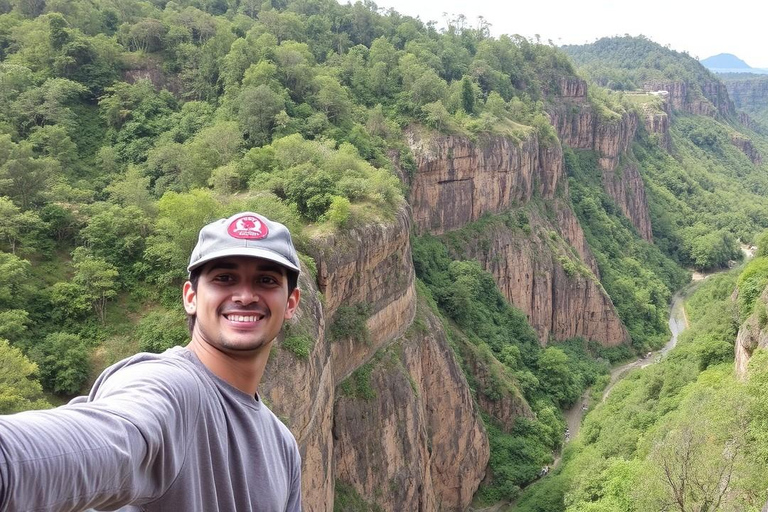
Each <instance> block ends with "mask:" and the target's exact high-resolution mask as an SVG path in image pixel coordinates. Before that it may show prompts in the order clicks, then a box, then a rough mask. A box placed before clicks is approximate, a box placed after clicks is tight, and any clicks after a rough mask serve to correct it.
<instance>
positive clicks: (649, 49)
mask: <svg viewBox="0 0 768 512" xmlns="http://www.w3.org/2000/svg"><path fill="white" fill-rule="evenodd" d="M561 49H562V50H563V51H564V52H565V53H567V54H568V56H569V57H570V58H571V59H572V60H573V62H574V64H575V65H576V66H577V67H578V68H579V70H580V71H581V72H583V73H584V75H585V76H586V77H587V78H589V79H590V80H592V81H594V82H595V83H597V84H599V85H601V86H603V87H607V88H608V89H612V90H616V91H631V90H635V89H642V88H643V84H644V83H645V82H648V81H651V80H665V81H671V80H685V81H687V82H689V83H691V84H701V83H703V82H705V81H707V80H715V75H714V74H713V73H712V72H710V71H709V70H708V69H707V68H705V67H704V66H702V65H701V64H700V63H699V62H698V61H697V60H696V59H694V58H693V57H690V56H689V55H688V54H687V53H684V52H677V51H675V50H671V49H669V48H665V47H663V46H661V45H659V44H658V43H655V42H653V41H651V40H650V39H648V38H646V37H643V36H639V37H630V36H622V37H604V38H602V39H598V40H597V41H595V42H594V43H592V44H587V45H565V46H562V47H561Z"/></svg>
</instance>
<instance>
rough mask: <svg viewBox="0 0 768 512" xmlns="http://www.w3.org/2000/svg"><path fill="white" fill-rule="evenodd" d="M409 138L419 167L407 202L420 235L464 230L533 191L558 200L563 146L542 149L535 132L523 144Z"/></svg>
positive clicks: (496, 138)
mask: <svg viewBox="0 0 768 512" xmlns="http://www.w3.org/2000/svg"><path fill="white" fill-rule="evenodd" d="M407 137H408V142H409V143H410V145H411V149H412V150H413V153H414V155H415V157H416V163H417V166H418V171H417V172H416V174H415V176H414V177H413V180H412V182H411V194H410V201H409V202H410V204H411V208H413V221H414V224H415V230H416V232H417V233H420V234H421V233H427V232H429V233H432V234H436V235H439V234H442V233H445V232H447V231H453V230H456V229H459V228H462V227H463V226H465V225H467V224H468V223H470V222H473V221H475V220H477V219H479V218H480V216H481V215H483V214H484V213H498V212H501V211H504V210H506V209H508V208H509V207H510V206H511V205H512V204H515V203H525V202H527V201H529V200H530V199H531V197H532V196H533V193H534V191H537V192H538V193H539V194H540V195H541V196H542V197H544V198H551V197H554V194H555V190H556V189H557V187H558V185H559V184H560V183H561V181H562V178H563V170H562V165H563V164H562V152H561V150H560V147H559V146H554V147H544V146H542V145H541V144H539V139H538V137H536V136H535V135H533V134H531V135H529V136H528V137H527V138H525V139H524V140H523V141H522V142H520V143H518V142H516V141H514V140H512V139H510V138H507V137H502V136H486V137H484V138H483V139H482V140H481V141H479V142H478V143H477V144H475V143H473V142H472V141H470V140H468V139H466V138H464V137H456V136H433V137H428V138H422V137H421V136H420V135H419V134H418V133H417V132H415V131H410V132H409V133H408V134H407ZM563 186H565V184H564V183H563Z"/></svg>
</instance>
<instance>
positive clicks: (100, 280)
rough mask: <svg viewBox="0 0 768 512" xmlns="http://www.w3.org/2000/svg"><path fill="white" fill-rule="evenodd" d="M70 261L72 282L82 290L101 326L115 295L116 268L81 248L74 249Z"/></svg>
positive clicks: (116, 284)
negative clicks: (72, 273)
mask: <svg viewBox="0 0 768 512" xmlns="http://www.w3.org/2000/svg"><path fill="white" fill-rule="evenodd" d="M72 261H73V263H74V266H75V275H74V277H73V278H72V282H73V283H74V284H76V285H78V286H80V287H81V288H82V290H83V292H84V296H85V297H87V298H88V300H89V301H90V303H91V307H92V308H93V311H94V312H95V313H96V316H97V317H98V319H99V321H100V322H101V323H102V324H103V323H104V322H105V321H106V314H107V302H108V301H109V300H110V299H112V298H113V297H115V296H116V295H117V286H118V281H117V278H118V276H119V273H118V271H117V268H115V266H114V265H112V264H110V263H108V262H107V261H106V260H104V259H102V258H98V257H95V256H92V255H91V254H89V253H88V251H87V250H86V249H85V248H83V247H78V248H77V249H75V251H74V253H73V255H72Z"/></svg>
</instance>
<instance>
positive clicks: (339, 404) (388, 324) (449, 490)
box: [259, 205, 513, 512]
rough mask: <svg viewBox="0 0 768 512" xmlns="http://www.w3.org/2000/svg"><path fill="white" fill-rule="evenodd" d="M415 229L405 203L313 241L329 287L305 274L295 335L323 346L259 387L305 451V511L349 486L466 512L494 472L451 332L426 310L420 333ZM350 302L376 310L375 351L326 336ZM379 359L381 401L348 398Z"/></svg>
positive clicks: (275, 361) (376, 374) (282, 361)
mask: <svg viewBox="0 0 768 512" xmlns="http://www.w3.org/2000/svg"><path fill="white" fill-rule="evenodd" d="M410 232H411V224H410V220H409V211H408V209H407V206H405V205H404V207H403V208H402V209H401V210H400V211H399V212H398V214H397V215H396V217H395V219H393V220H392V221H391V222H390V223H382V224H373V225H367V226H364V227H361V228H358V229H354V230H351V231H349V232H347V233H345V234H344V235H337V236H326V237H318V238H316V239H315V240H313V242H312V244H311V247H312V252H313V256H314V258H315V262H316V264H317V268H318V276H317V282H318V283H319V285H320V288H319V289H318V287H317V286H316V285H315V282H314V281H313V280H312V279H311V278H310V277H309V276H307V273H306V272H304V273H303V274H302V277H301V280H300V286H301V289H302V293H303V295H302V302H301V305H300V308H299V310H298V312H297V315H296V316H297V318H295V319H294V320H293V321H292V326H291V327H289V333H288V335H291V334H292V333H294V332H295V331H297V330H301V331H302V332H304V333H305V334H307V335H308V336H309V337H310V338H312V339H314V340H316V341H315V344H314V346H313V347H312V349H311V351H310V354H309V356H308V357H306V358H300V357H297V356H295V355H294V354H293V353H291V352H290V351H288V350H273V353H272V355H271V357H270V361H269V364H268V366H267V370H266V372H265V375H264V378H263V379H262V383H261V386H260V389H259V391H260V393H261V395H262V396H263V397H264V400H265V402H267V403H268V404H269V405H270V406H271V408H272V409H273V411H274V412H275V413H276V414H277V415H278V416H279V417H280V418H281V419H283V420H284V421H285V422H286V424H287V425H288V426H289V427H290V429H291V431H292V432H293V433H294V435H295V436H296V439H297V441H298V443H299V447H300V450H301V454H302V461H303V467H302V471H303V473H302V488H303V494H304V500H303V509H304V510H307V511H318V512H319V511H324V512H328V511H331V510H333V507H334V499H335V495H336V484H337V482H343V483H344V484H346V485H348V486H350V487H351V488H353V489H354V490H355V492H356V493H358V494H359V495H360V496H361V497H362V498H363V499H364V500H366V501H368V502H370V503H377V504H379V506H381V507H383V508H384V509H385V510H425V511H433V510H466V508H467V507H468V506H469V503H470V501H471V499H472V496H473V494H474V492H475V491H476V490H477V487H478V486H479V485H480V482H481V481H482V479H483V476H484V474H485V468H486V466H487V463H488V457H489V448H488V440H487V436H486V433H485V430H484V428H483V425H482V421H481V420H480V417H479V414H478V411H477V408H476V406H475V404H474V402H473V399H472V395H471V392H470V389H469V386H468V385H467V382H466V379H465V378H464V375H463V373H462V371H461V368H460V367H459V365H458V363H457V362H456V360H455V357H454V354H453V351H452V350H451V348H450V347H449V346H448V345H447V342H446V338H445V334H444V333H443V331H442V325H441V324H440V322H439V321H438V320H437V319H435V318H434V317H433V316H431V315H430V314H426V313H425V315H426V316H425V319H424V320H422V328H421V330H417V329H415V328H413V327H412V324H413V319H414V315H415V313H416V295H415V289H414V270H413V263H412V260H411V248H410V238H409V236H410ZM323 290H324V294H323V297H324V300H322V301H321V299H320V292H321V291H323ZM349 304H367V305H368V308H366V315H367V320H366V325H367V327H368V331H369V333H370V339H369V340H368V342H362V341H356V342H355V341H352V340H344V339H338V340H335V341H333V340H330V339H329V337H328V336H326V331H327V329H328V326H329V325H331V323H332V320H329V319H332V318H333V317H334V315H335V314H336V313H338V311H339V310H340V308H341V306H342V305H349ZM409 328H411V332H410V334H408V335H406V331H407V330H408V329H409ZM283 341H284V340H282V339H280V340H278V342H277V344H278V345H281V344H282V343H283ZM377 354H378V355H377ZM382 354H383V355H382ZM386 358H390V359H387V360H383V359H386ZM368 362H371V366H372V368H374V370H373V373H372V375H371V380H370V385H371V389H373V390H375V392H374V393H375V398H367V399H362V400H361V399H356V398H350V397H345V396H339V389H340V384H341V383H342V382H343V381H344V379H345V378H346V377H347V376H349V375H350V373H352V372H354V371H355V370H357V369H359V368H360V367H361V366H363V365H365V364H366V363H368ZM447 418H450V421H446V419H447ZM512 421H513V419H512ZM382 491H384V492H383V493H382Z"/></svg>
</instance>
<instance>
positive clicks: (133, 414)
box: [0, 361, 200, 512]
mask: <svg viewBox="0 0 768 512" xmlns="http://www.w3.org/2000/svg"><path fill="white" fill-rule="evenodd" d="M190 377H191V374H190V373H189V371H187V370H186V369H183V368H179V367H174V366H170V365H165V364H162V363H159V362H156V361H155V362H145V363H140V364H135V365H131V366H127V367H123V368H122V369H120V370H118V371H116V372H114V373H113V374H112V375H110V376H109V377H108V378H107V379H106V380H104V381H103V382H102V383H101V385H100V386H99V387H98V390H97V391H95V392H93V393H92V395H91V397H90V400H91V401H89V402H86V403H77V404H71V405H66V406H63V407H59V408H57V409H52V410H49V411H30V412H24V413H19V414H14V415H11V416H0V511H2V512H12V511H22V510H35V511H48V510H50V511H54V510H55V511H75V510H84V509H87V508H90V507H93V508H97V509H105V510H110V509H114V508H118V507H120V506H122V505H126V504H142V503H148V502H150V501H152V500H154V499H156V498H158V497H160V496H162V494H163V493H164V492H165V491H166V490H167V489H168V487H169V486H170V485H171V483H172V482H173V481H174V479H175V478H176V476H177V475H178V473H179V470H180V468H181V465H182V464H183V462H184V457H185V455H186V452H187V444H188V443H189V440H190V439H193V438H194V436H192V435H189V432H190V430H191V429H192V428H194V422H195V419H196V418H197V417H198V411H199V407H200V398H199V397H200V395H199V392H198V390H197V389H196V387H197V386H198V384H197V380H196V379H194V378H190Z"/></svg>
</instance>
